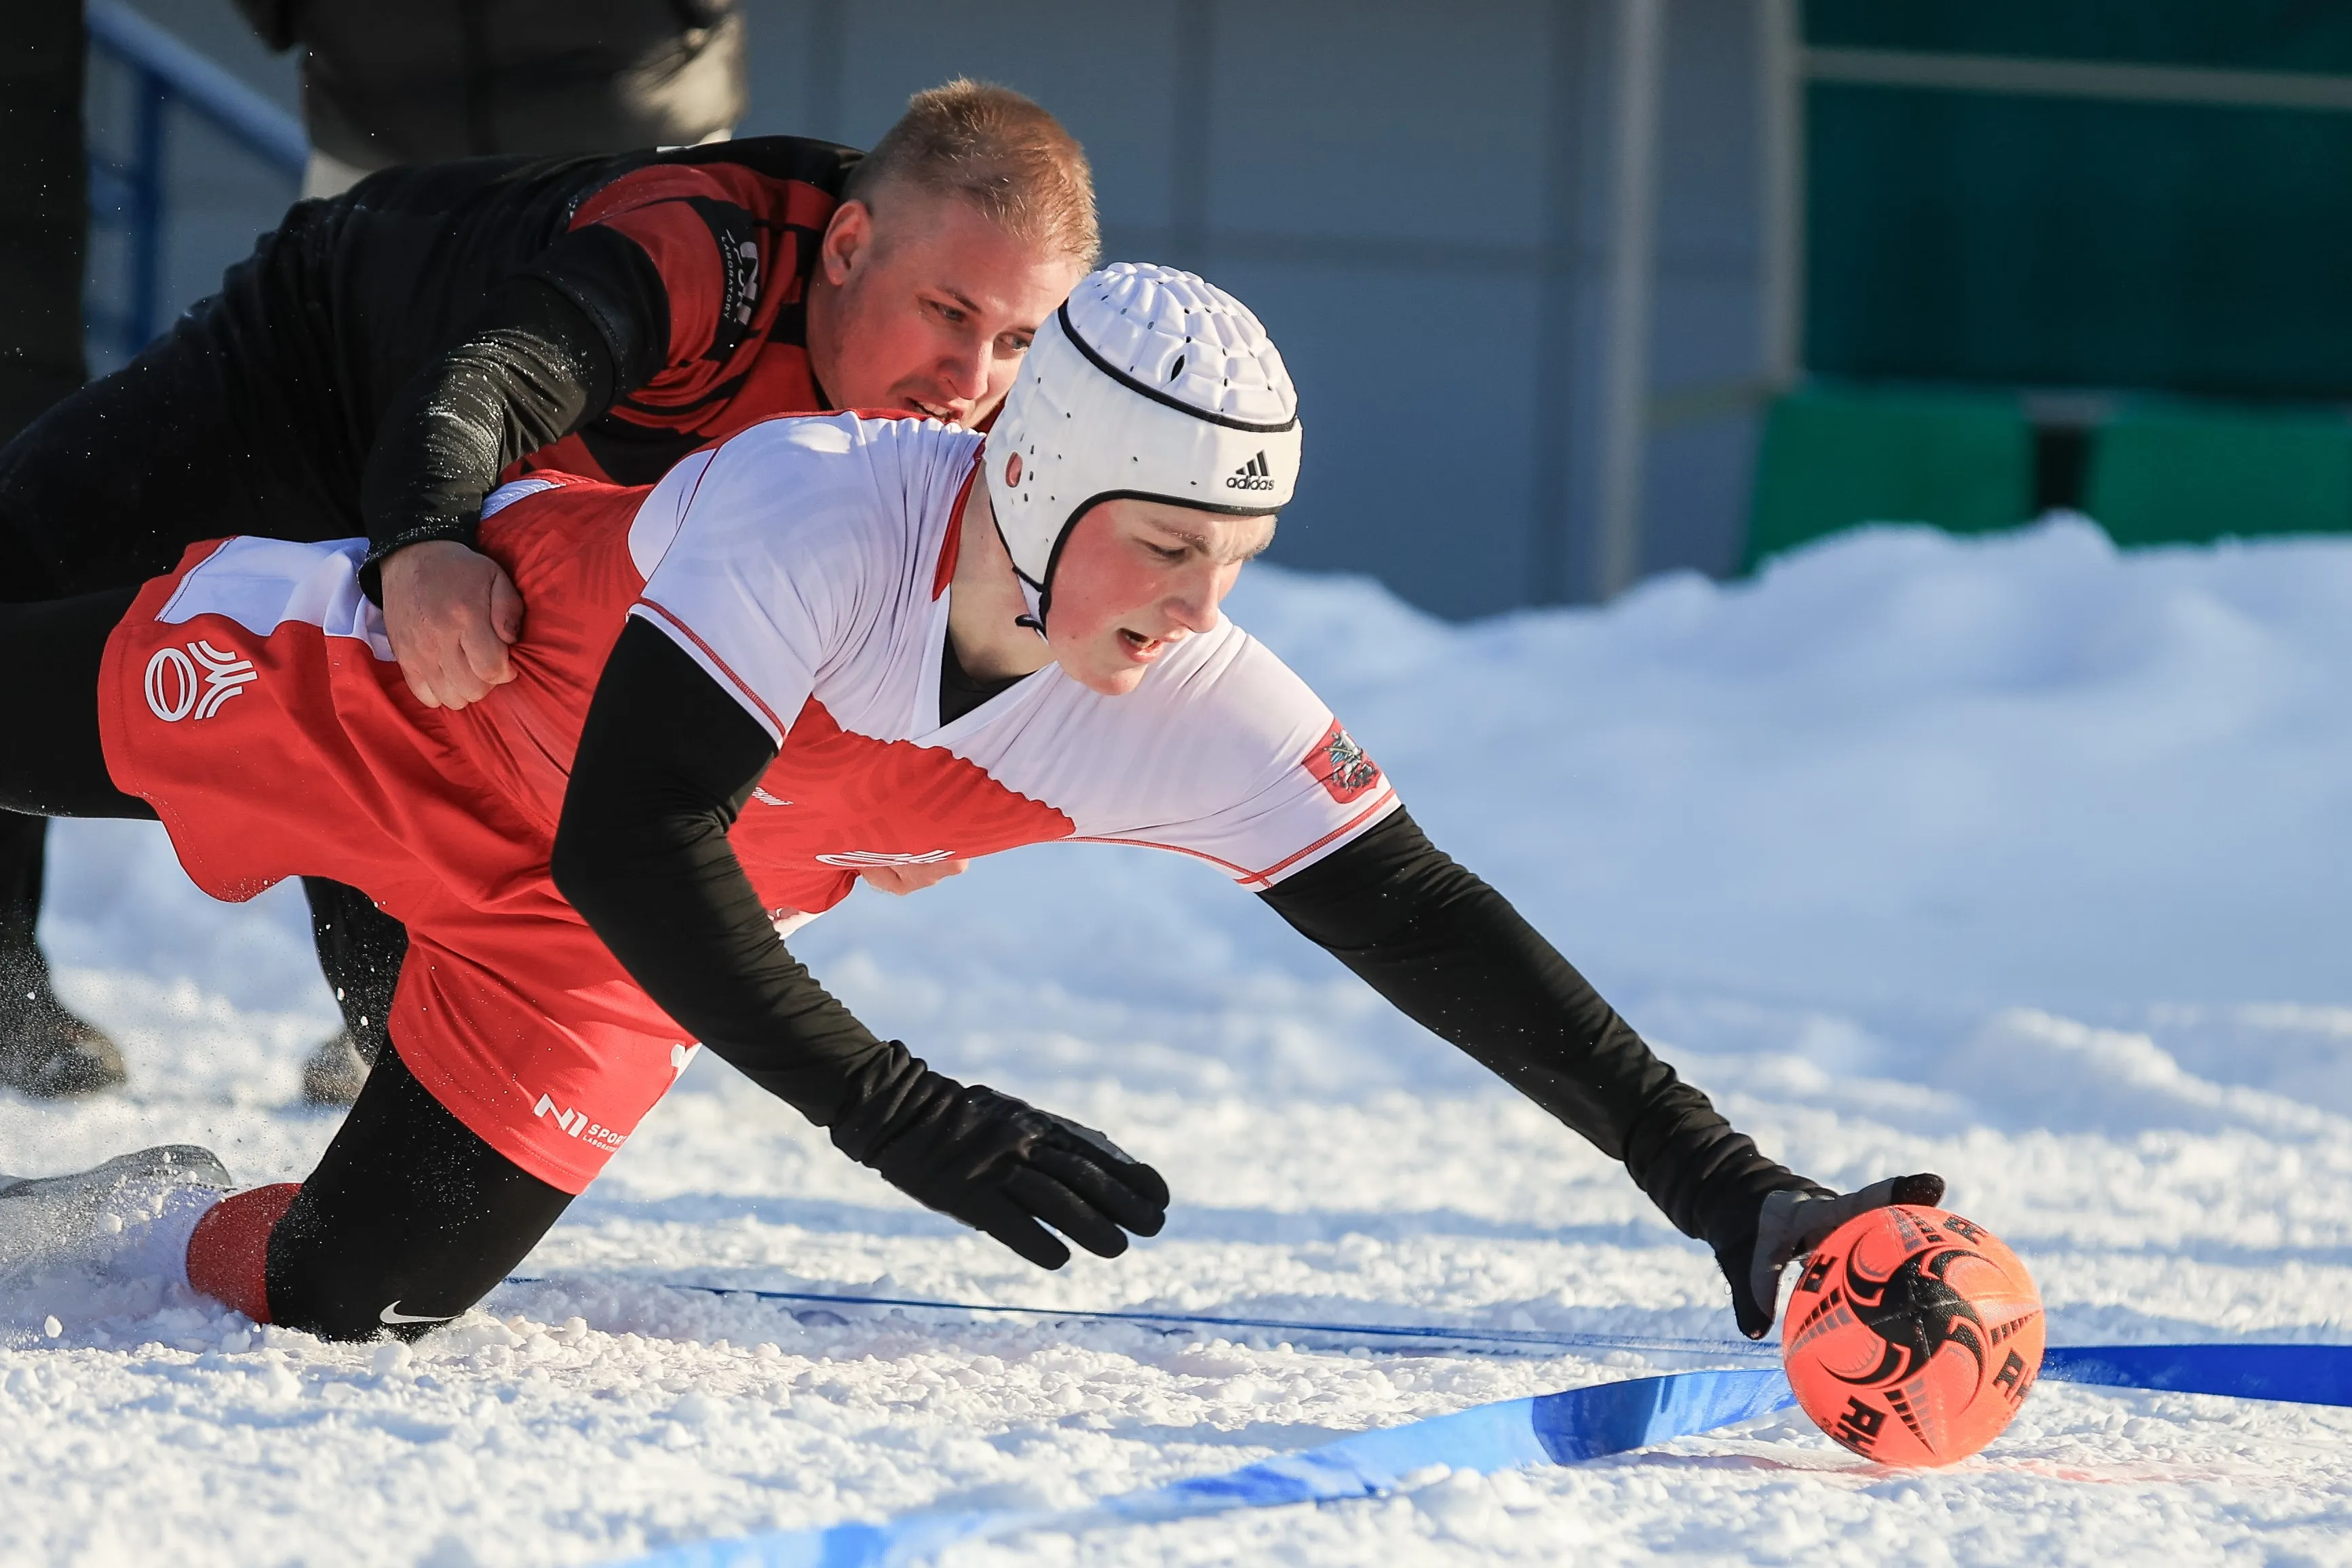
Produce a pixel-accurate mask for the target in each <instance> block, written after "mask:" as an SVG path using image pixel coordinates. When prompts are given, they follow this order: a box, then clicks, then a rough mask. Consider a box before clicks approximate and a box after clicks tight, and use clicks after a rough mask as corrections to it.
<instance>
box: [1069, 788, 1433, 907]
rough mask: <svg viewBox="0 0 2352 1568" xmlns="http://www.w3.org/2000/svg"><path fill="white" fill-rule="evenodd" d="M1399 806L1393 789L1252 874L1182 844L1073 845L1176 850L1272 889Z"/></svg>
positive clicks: (1240, 879)
mask: <svg viewBox="0 0 2352 1568" xmlns="http://www.w3.org/2000/svg"><path fill="white" fill-rule="evenodd" d="M1396 803H1397V795H1396V791H1395V790H1393V789H1390V790H1387V791H1384V792H1383V793H1382V794H1381V798H1380V799H1379V800H1375V801H1373V802H1372V803H1371V804H1370V806H1367V807H1366V808H1364V810H1361V811H1359V812H1357V813H1356V814H1355V815H1354V816H1352V817H1350V818H1349V819H1348V820H1347V821H1345V822H1342V823H1341V824H1340V825H1339V826H1338V827H1336V828H1334V829H1332V830H1331V831H1329V832H1328V833H1326V834H1324V835H1323V836H1322V837H1321V838H1319V839H1318V840H1316V841H1314V842H1313V843H1311V844H1309V845H1307V847H1306V848H1305V849H1303V850H1299V851H1297V852H1296V853H1293V854H1287V855H1285V856H1283V857H1282V858H1281V859H1280V860H1278V861H1276V862H1274V863H1273V864H1272V865H1270V866H1268V867H1266V868H1265V870H1264V871H1252V870H1250V869H1249V867H1247V866H1241V865H1235V864H1234V862H1231V861H1229V860H1221V859H1219V858H1218V857H1217V856H1215V855H1213V854H1210V853H1209V852H1206V851H1205V850H1188V849H1186V848H1185V847H1184V846H1183V845H1181V844H1163V843H1161V842H1160V841H1159V840H1157V839H1116V838H1108V837H1106V838H1093V837H1088V838H1076V839H1072V840H1071V841H1070V842H1072V843H1074V844H1129V845H1132V846H1133V847H1135V848H1136V849H1139V850H1173V851H1174V852H1176V853H1178V854H1180V855H1191V856H1192V858H1193V859H1194V860H1198V861H1207V862H1209V863H1210V864H1211V865H1213V866H1221V867H1223V869H1224V870H1226V871H1228V872H1231V873H1233V878H1234V881H1235V882H1238V883H1241V884H1242V885H1243V886H1244V887H1247V886H1249V885H1251V884H1252V883H1255V884H1256V885H1258V886H1260V887H1271V886H1272V885H1273V884H1274V879H1275V878H1276V877H1277V876H1280V875H1281V874H1282V873H1284V872H1286V871H1288V870H1289V869H1290V868H1291V867H1292V866H1295V865H1297V863H1298V862H1300V861H1303V860H1305V859H1306V858H1307V856H1308V855H1311V854H1313V853H1314V852H1316V851H1317V850H1319V849H1321V848H1322V847H1323V846H1324V845H1325V844H1328V843H1330V842H1331V841H1334V840H1336V839H1342V838H1345V837H1347V835H1349V833H1352V832H1354V831H1356V830H1357V829H1358V828H1360V827H1362V826H1363V825H1364V824H1365V823H1366V822H1369V821H1371V820H1372V819H1373V818H1374V817H1376V816H1378V815H1380V814H1381V812H1382V811H1384V810H1388V808H1390V807H1391V806H1393V805H1395V804H1396Z"/></svg>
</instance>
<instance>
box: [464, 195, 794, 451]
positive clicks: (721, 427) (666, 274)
mask: <svg viewBox="0 0 2352 1568" xmlns="http://www.w3.org/2000/svg"><path fill="white" fill-rule="evenodd" d="M838 200H839V196H838V193H837V192H836V191H833V190H828V189H826V188H824V186H822V185H820V184H818V183H814V182H812V181H809V180H805V179H782V180H779V179H776V178H773V177H772V176H770V175H768V174H764V173H761V172H759V171H757V170H754V169H751V168H749V167H746V166H745V165H743V164H740V163H727V162H695V163H682V162H661V163H655V164H651V165H649V166H647V167H646V168H642V169H636V170H633V171H631V172H628V173H626V174H624V175H622V176H621V177H620V178H619V179H616V180H614V181H613V182H612V183H610V184H608V185H606V186H604V188H603V189H601V190H599V191H597V192H596V193H594V194H593V195H592V196H590V197H589V198H588V199H587V200H586V201H585V202H583V203H582V204H581V205H580V209H579V211H578V212H577V213H575V214H573V215H572V233H575V234H576V233H578V232H579V231H581V230H583V229H588V228H594V229H598V230H601V231H603V232H604V233H607V234H614V235H622V236H624V237H625V238H626V239H627V240H628V241H629V242H630V243H632V244H633V245H635V246H636V247H637V248H638V249H639V250H641V251H643V252H644V254H645V256H646V260H647V261H648V262H650V263H651V264H652V267H653V269H654V271H655V273H656V274H657V275H658V277H659V279H660V284H661V294H662V299H663V303H664V305H665V307H666V311H665V314H666V316H667V334H666V336H665V337H664V339H663V341H662V358H661V365H660V368H659V369H658V370H657V371H655V372H654V373H653V375H652V376H651V377H650V378H649V379H647V380H646V381H643V382H638V383H637V384H635V385H634V386H632V387H629V388H628V389H627V390H625V391H623V392H619V393H618V395H616V396H615V397H614V399H613V402H612V404H611V406H610V407H609V408H608V409H607V410H606V411H605V413H604V417H603V418H601V419H598V420H595V421H593V423H589V424H587V425H585V426H583V428H582V429H581V430H579V431H578V432H576V433H574V434H571V435H567V436H565V437H563V438H562V440H560V441H557V442H556V443H554V444H551V445H549V446H544V447H541V449H540V450H538V451H537V452H534V453H532V454H530V455H528V456H526V457H524V458H523V459H522V460H521V461H520V462H519V463H516V464H514V465H511V466H510V467H509V470H508V472H507V475H506V477H509V478H512V477H515V476H517V475H519V474H521V473H526V472H530V471H532V470H536V469H544V468H551V469H559V470H561V471H562V472H564V473H568V474H585V475H591V476H597V477H601V478H606V479H612V480H615V481H618V482H620V483H622V484H646V483H650V482H651V481H653V480H655V479H657V478H659V477H660V476H662V475H663V474H665V473H667V472H668V470H669V468H670V466H671V465H672V464H675V463H676V462H677V460H678V459H679V458H681V457H683V456H685V455H687V454H688V453H689V452H692V451H693V450H695V449H696V448H697V447H699V446H703V445H706V444H709V443H710V442H713V441H717V440H720V439H723V438H724V437H726V436H729V435H732V434H735V433H736V432H737V431H739V430H741V429H742V428H744V427H745V426H746V425H749V424H751V423H754V422H755V421H758V420H761V419H765V418H767V417H768V416H770V415H772V414H777V413H812V412H814V411H816V410H819V409H822V408H824V407H825V406H826V399H825V396H824V390H823V389H822V388H821V387H819V386H818V385H817V383H816V378H815V376H814V373H813V372H812V371H810V368H809V360H808V346H807V330H806V329H807V322H808V317H807V300H806V287H807V280H808V274H809V269H810V268H811V267H813V266H814V264H815V260H816V252H817V245H818V242H819V241H821V240H822V239H823V238H824V227H825V224H826V222H827V220H829V219H830V218H831V217H832V216H833V210H834V208H835V205H836V204H838ZM588 254H589V255H590V256H593V255H594V254H596V253H595V252H593V251H591V252H589V253H588ZM566 260H569V258H568V257H567V258H562V259H558V260H551V262H550V263H543V264H541V266H538V267H534V268H533V269H532V270H533V273H534V275H535V276H540V277H546V278H547V279H548V280H549V281H550V282H552V283H555V284H556V285H557V287H562V286H563V284H564V282H565V281H566V277H565V270H566V268H565V267H564V261H566ZM575 265H576V264H575ZM647 325H648V326H649V325H650V323H648V324H647Z"/></svg>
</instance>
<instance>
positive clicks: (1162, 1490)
mask: <svg viewBox="0 0 2352 1568" xmlns="http://www.w3.org/2000/svg"><path fill="white" fill-rule="evenodd" d="M507 1283H509V1284H512V1285H539V1284H551V1283H554V1281H549V1280H539V1279H529V1278H523V1277H520V1276H517V1277H514V1278H510V1279H509V1280H508V1281H507ZM663 1288H664V1289H667V1290H674V1291H699V1292H701V1293H704V1294H707V1295H715V1296H749V1297H751V1298H753V1299H755V1300H759V1301H800V1302H807V1303H814V1304H831V1305H838V1306H865V1307H895V1308H899V1309H902V1310H903V1309H908V1308H912V1309H916V1310H919V1311H924V1312H1001V1313H1013V1314H1016V1315H1020V1316H1026V1317H1040V1318H1056V1319H1062V1320H1065V1321H1075V1322H1129V1323H1142V1324H1151V1323H1172V1324H1182V1325H1186V1326H1191V1327H1202V1328H1239V1329H1258V1330H1270V1331H1274V1332H1278V1333H1296V1334H1318V1335H1336V1336H1339V1337H1342V1338H1348V1337H1353V1338H1358V1339H1361V1338H1367V1337H1369V1338H1374V1339H1385V1340H1390V1341H1395V1340H1423V1341H1438V1342H1444V1343H1471V1344H1482V1345H1491V1346H1497V1347H1500V1346H1508V1347H1510V1348H1512V1349H1516V1350H1521V1351H1528V1350H1541V1349H1559V1350H1647V1351H1654V1352H1660V1351H1662V1352H1667V1353H1671V1354H1685V1355H1687V1354H1702V1355H1712V1356H1739V1357H1748V1358H1753V1357H1758V1356H1773V1357H1775V1358H1776V1359H1777V1356H1778V1352H1777V1350H1775V1349H1774V1348H1773V1347H1772V1346H1771V1345H1769V1343H1768V1344H1755V1343H1747V1342H1745V1341H1740V1340H1696V1339H1675V1338H1669V1337H1655V1338H1653V1337H1645V1336H1642V1335H1628V1334H1591V1333H1544V1332H1542V1331H1527V1330H1517V1329H1449V1328H1441V1327H1436V1326H1433V1325H1423V1324H1402V1323H1324V1322H1300V1321H1297V1320H1292V1319H1286V1318H1252V1317H1230V1316H1221V1315H1216V1314H1211V1313H1201V1312H1124V1311H1122V1312H1087V1311H1083V1310H1078V1309H1073V1308H1067V1307H1025V1306H1003V1305H999V1304H995V1303H992V1302H985V1301H929V1300H925V1299H923V1298H920V1297H913V1296H866V1295H852V1294H839V1293H832V1292H823V1291H762V1290H755V1289H748V1288H735V1287H730V1286H725V1285H704V1284H674V1283H665V1284H664V1285H663ZM2041 1375H2042V1377H2045V1378H2048V1379H2049V1380H2050V1381H2052V1382H2053V1383H2077V1384H2083V1385H2090V1386H2095V1387H2105V1388H2129V1389H2140V1390H2148V1391H2155V1392H2161V1393H2173V1394H2212V1395H2221V1396H2227V1397H2231V1398H2239V1399H2265V1400H2278V1401H2283V1402H2288V1403H2294V1404H2304V1405H2336V1406H2352V1345H2336V1344H2146V1345H2052V1346H2050V1347H2049V1349H2048V1350H2046V1351H2045V1352H2044V1353H2043V1356H2042V1372H2041ZM1793 1403H1794V1396H1792V1395H1791V1394H1790V1390H1789V1384H1788V1379H1787V1378H1786V1377H1784V1376H1783V1375H1781V1373H1780V1368H1779V1367H1777V1366H1775V1367H1741V1368H1736V1369H1729V1370H1723V1371H1711V1372H1675V1373H1668V1374H1665V1375H1662V1376H1656V1377H1640V1378H1633V1379H1629V1380H1627V1381H1624V1382H1621V1383H1603V1384H1596V1385H1592V1386H1590V1387H1586V1388H1572V1389H1570V1390H1568V1391H1566V1392H1564V1393H1560V1394H1547V1395H1542V1396H1538V1397H1536V1398H1532V1399H1509V1400H1505V1401H1502V1402H1501V1403H1499V1404H1494V1405H1481V1406H1474V1407H1472V1408H1471V1409H1468V1410H1463V1411H1458V1412H1456V1413H1455V1414H1454V1415H1451V1416H1431V1417H1429V1418H1427V1419H1425V1420H1421V1421H1409V1422H1406V1423H1405V1424H1404V1425H1402V1426H1401V1427H1383V1428H1381V1429H1380V1430H1377V1431H1371V1432H1363V1433H1359V1434H1358V1435H1357V1436H1355V1437H1343V1438H1341V1439H1339V1441H1338V1442H1334V1443H1327V1444H1325V1445H1323V1446H1322V1447H1321V1448H1307V1449H1305V1450H1302V1451H1301V1452H1298V1453H1296V1454H1285V1455H1280V1456H1277V1457H1276V1458H1271V1459H1263V1460H1260V1461H1259V1462H1258V1463H1256V1464H1254V1465H1246V1466H1244V1467H1243V1468H1242V1469H1238V1470H1233V1471H1229V1472H1227V1473H1226V1474H1223V1475H1217V1476H1203V1477H1199V1478H1197V1479H1192V1480H1186V1481H1177V1482H1173V1483H1171V1485H1168V1486H1164V1487H1154V1488H1150V1489H1149V1490H1143V1491H1136V1492H1128V1493H1125V1494H1123V1495H1121V1496H1118V1497H1112V1498H1107V1499H1104V1500H1102V1501H1099V1502H1096V1503H1092V1504H1089V1505H1088V1506H1087V1507H1085V1508H1082V1509H1073V1510H1066V1511H1058V1512H1057V1511H1045V1510H994V1511H982V1512H957V1513H917V1514H909V1515H907V1516H906V1517H904V1518H902V1519H898V1520H895V1521H890V1522H888V1523H884V1524H866V1523H848V1524H837V1525H834V1526H832V1527H830V1528H828V1529H824V1530H808V1531H779V1532H776V1533H773V1534H769V1535H756V1536H745V1537H742V1538H740V1539H739V1540H732V1541H710V1542H697V1543H695V1544H693V1545H688V1546H677V1547H671V1548H667V1549H666V1550H664V1551H660V1552H654V1553H652V1554H650V1555H648V1556H645V1557H639V1558H635V1559H631V1560H630V1561H629V1562H628V1563H625V1565H624V1568H900V1565H902V1564H908V1563H917V1562H919V1561H921V1560H922V1559H924V1558H926V1557H929V1556H930V1555H931V1554H932V1553H934V1552H939V1551H940V1550H941V1549H942V1548H944V1547H947V1546H949V1545H951V1544H953V1543H954V1542H960V1541H976V1540H985V1539H990V1538H992V1537H996V1536H1003V1535H1013V1534H1018V1533H1021V1532H1022V1531H1033V1530H1054V1531H1080V1530H1086V1529H1090V1528H1096V1527H1099V1526H1103V1525H1110V1524H1136V1523H1148V1522H1154V1521H1163V1520H1171V1519H1188V1518H1192V1517H1196V1516H1198V1515H1202V1514H1209V1513H1223V1512H1225V1511H1230V1510H1234V1509H1242V1508H1277V1507H1281V1506H1283V1505H1285V1504H1289V1503H1299V1502H1332V1501H1339V1500H1345V1499H1349V1498H1358V1497H1370V1496H1376V1495H1378V1494H1379V1493H1381V1492H1384V1491H1389V1490H1393V1489H1394V1488H1395V1487H1396V1486H1397V1485H1398V1484H1400V1482H1401V1481H1402V1479H1403V1478H1405V1477H1406V1476H1408V1475H1411V1474H1412V1472H1413V1471H1416V1470H1424V1469H1429V1468H1431V1467H1433V1466H1436V1465H1444V1466H1446V1467H1447V1468H1448V1469H1457V1470H1471V1471H1475V1472H1477V1473H1479V1474H1486V1473H1489V1472H1492V1471H1495V1470H1504V1469H1519V1468H1521V1467H1523V1466H1528V1465H1547V1464H1549V1465H1570V1464H1576V1463H1579V1462H1580V1461H1582V1460H1585V1459H1595V1458H1605V1457H1606V1456H1608V1455H1612V1454H1622V1453H1629V1452H1632V1451H1633V1450H1634V1449H1636V1448H1647V1447H1649V1446H1651V1445H1652V1444H1655V1443H1663V1442H1666V1441H1669V1440H1671V1439H1673V1438H1675V1437H1690V1436H1694V1435H1696V1434H1697V1433H1700V1432H1706V1431H1712V1430H1714V1429H1715V1428H1717V1427H1727V1426H1730V1425H1733V1424H1735V1423H1737V1422H1740V1421H1746V1420H1750V1419H1753V1418H1754V1417H1756V1416H1766V1415H1769V1414H1771V1413H1772V1412H1773V1411H1775V1410H1780V1409H1783V1408H1785V1407H1787V1406H1789V1405H1790V1404H1793Z"/></svg>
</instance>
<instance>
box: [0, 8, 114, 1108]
mask: <svg viewBox="0 0 2352 1568" xmlns="http://www.w3.org/2000/svg"><path fill="white" fill-rule="evenodd" d="M9 30H10V38H9V44H8V47H7V49H6V50H5V52H0V146H5V147H6V148H7V149H8V156H7V157H6V158H5V159H0V213H5V214H8V219H7V222H6V223H5V224H0V444H5V442H6V441H7V440H8V439H9V438H10V437H12V436H14V435H15V434H16V433H17V432H18V431H19V430H22V429H23V428H24V427H25V426H26V425H27V424H30V423H32V422H33V421H34V419H35V418H36V417H37V416H38V415H39V413H41V411H42V410H43V409H46V408H47V407H48V406H49V405H50V404H51V403H54V402H57V401H58V399H59V398H62V397H64V396H66V395H67V394H68V393H69V392H72V391H73V390H74V389H75V388H76V387H78V386H79V385H81V383H82V380H83V377H84V375H85V373H86V367H85V365H84V363H83V360H82V320H81V287H82V246H83V235H84V232H85V230H86V229H87V228H88V226H89V205H88V198H87V184H88V180H89V165H88V161H87V155H86V153H85V152H84V151H83V147H82V123H81V97H82V54H83V47H84V46H83V34H82V18H81V7H80V5H76V4H72V3H71V0H53V3H51V4H48V5H32V6H27V7H26V8H24V11H23V14H22V15H19V16H14V17H12V19H11V23H10V29H9ZM21 575H22V567H21V564H20V563H18V562H16V561H12V560H10V559H8V552H7V551H6V550H5V549H0V598H7V597H10V594H9V592H8V584H9V580H10V579H12V578H18V577H21ZM47 834H48V825H47V823H46V822H44V821H41V820H40V819H38V818H29V817H15V816H10V817H5V818H0V1085H5V1086H7V1087H10V1088H14V1089H21V1090H26V1091H29V1092H34V1093H41V1094H67V1093H79V1092H84V1091H87V1090H91V1089H102V1088H105V1087H107V1086H108V1085H109V1084H111V1083H117V1082H121V1079H122V1059H121V1056H120V1055H119V1054H117V1053H116V1051H115V1049H114V1046H113V1043H112V1042H111V1041H110V1040H108V1039H107V1038H106V1037H105V1036H104V1035H102V1034H100V1033H99V1032H98V1030H94V1029H92V1028H90V1027H89V1025H88V1024H86V1023H84V1022H82V1021H81V1020H80V1019H78V1018H75V1017H74V1016H73V1015H72V1014H71V1013H69V1012H68V1011H67V1010H66V1009H64V1008H62V1007H60V1006H58V1003H57V998H56V996H55V994H54V993H53V992H52V990H51V989H50V987H49V971H48V965H47V963H46V962H44V961H43V960H42V958H41V954H40V949H39V948H38V947H37V946H35V945H34V941H33V927H34V925H35V924H36V922H37V920H38V918H39V916H40V910H41V879H42V872H43V850H44V846H45V843H46V841H47Z"/></svg>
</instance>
